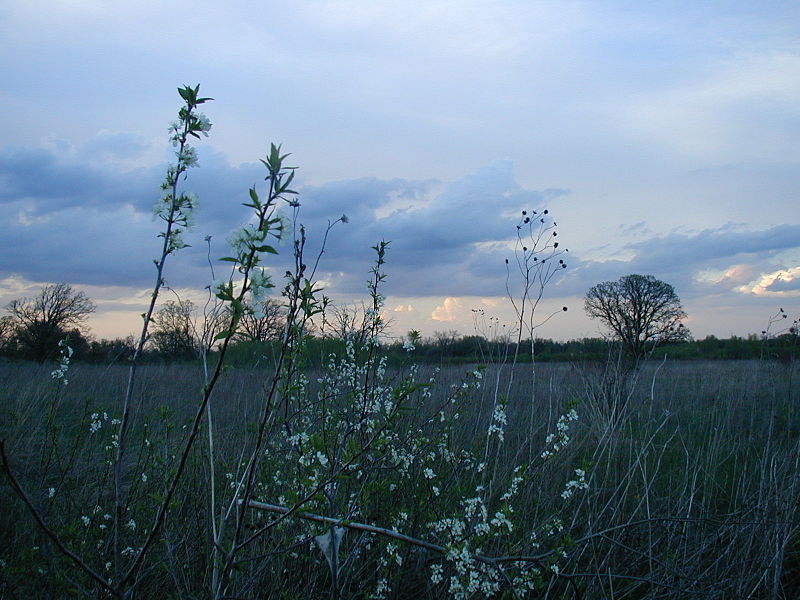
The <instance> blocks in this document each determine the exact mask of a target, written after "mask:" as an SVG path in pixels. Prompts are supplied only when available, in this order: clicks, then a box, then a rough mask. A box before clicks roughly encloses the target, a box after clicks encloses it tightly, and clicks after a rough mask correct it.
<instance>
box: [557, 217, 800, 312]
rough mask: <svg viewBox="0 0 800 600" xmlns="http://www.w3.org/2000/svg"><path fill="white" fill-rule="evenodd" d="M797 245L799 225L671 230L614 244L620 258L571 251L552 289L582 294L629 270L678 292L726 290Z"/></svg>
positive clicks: (771, 266) (777, 265)
mask: <svg viewBox="0 0 800 600" xmlns="http://www.w3.org/2000/svg"><path fill="white" fill-rule="evenodd" d="M796 249H800V225H777V226H774V227H770V228H767V229H761V230H751V229H747V228H744V227H743V226H739V225H723V226H721V227H717V228H709V229H704V230H701V231H695V232H689V233H685V232H672V233H669V234H666V235H660V236H654V237H651V238H649V239H646V240H642V241H638V242H633V243H629V244H625V245H623V246H622V247H620V248H619V253H620V254H622V256H623V257H624V258H612V259H608V260H592V259H590V258H586V257H582V256H580V255H576V254H572V255H571V258H570V268H569V269H567V273H565V276H564V277H563V278H562V280H561V281H559V282H557V283H556V284H555V286H554V290H555V291H557V293H559V294H562V295H565V296H567V295H583V294H584V293H585V292H586V290H588V289H589V287H591V286H592V285H594V284H595V283H598V282H600V281H608V280H616V279H618V278H620V277H622V276H623V275H628V274H630V273H641V274H649V275H653V276H654V277H656V278H658V279H661V280H663V281H666V282H668V283H671V284H672V285H673V286H675V288H676V290H677V291H678V293H679V295H681V296H682V297H683V296H686V297H694V296H699V295H702V294H704V293H708V292H710V291H712V290H711V289H710V288H717V289H718V291H721V290H723V289H724V290H727V291H730V290H732V289H733V288H734V287H736V285H742V284H743V283H746V282H748V281H752V280H753V279H754V278H755V277H756V276H757V275H758V274H760V273H770V272H773V271H776V270H778V269H783V268H785V265H784V264H782V263H783V262H784V261H785V259H784V258H782V257H783V255H784V254H785V252H786V251H795V250H796Z"/></svg>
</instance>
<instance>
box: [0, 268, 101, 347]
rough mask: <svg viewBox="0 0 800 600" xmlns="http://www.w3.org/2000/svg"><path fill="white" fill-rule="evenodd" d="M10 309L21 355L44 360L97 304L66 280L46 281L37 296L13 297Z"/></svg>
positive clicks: (83, 322)
mask: <svg viewBox="0 0 800 600" xmlns="http://www.w3.org/2000/svg"><path fill="white" fill-rule="evenodd" d="M6 309H7V310H8V312H9V313H10V316H11V319H12V323H13V329H14V339H15V341H16V344H17V349H18V351H19V353H20V356H22V357H24V358H30V359H32V360H37V361H39V362H44V361H45V360H47V359H48V358H52V357H54V356H55V354H56V352H57V351H58V342H59V341H60V340H61V339H62V338H63V337H64V336H65V335H66V333H67V331H68V329H69V328H73V329H75V328H78V327H79V326H81V325H84V324H85V323H86V320H87V318H88V317H89V315H90V314H92V313H93V312H94V310H95V304H94V302H92V301H91V300H90V299H89V298H88V297H87V296H86V294H84V293H83V292H79V291H76V290H74V289H73V288H72V286H71V285H68V284H66V283H53V284H48V285H45V286H44V287H43V288H42V291H41V292H40V293H39V295H38V296H35V297H34V298H20V299H17V300H12V301H11V303H9V305H8V306H7V307H6Z"/></svg>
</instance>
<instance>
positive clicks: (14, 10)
mask: <svg viewBox="0 0 800 600" xmlns="http://www.w3.org/2000/svg"><path fill="white" fill-rule="evenodd" d="M0 50H1V51H0V73H2V80H3V85H2V86H0V107H1V108H0V131H2V134H1V135H0V211H1V212H0V214H1V217H0V219H2V223H3V230H4V235H3V236H0V257H2V258H0V306H6V305H7V304H8V302H10V301H11V300H13V299H15V298H20V297H30V296H33V295H35V294H36V293H37V292H38V290H39V289H40V288H41V286H42V285H43V284H45V283H48V282H62V281H63V282H67V283H69V284H71V285H73V286H74V287H75V289H78V290H81V291H83V292H85V293H86V294H87V295H88V296H89V297H91V298H92V299H93V300H94V301H95V302H96V303H97V311H96V313H95V314H94V315H93V317H92V319H91V322H90V326H91V332H92V334H93V335H94V336H96V337H98V338H99V337H116V336H122V335H126V334H129V333H133V332H134V331H136V330H138V328H139V327H140V318H139V317H138V315H139V314H140V313H141V312H142V311H143V309H144V307H145V305H146V302H147V299H148V297H149V294H150V290H151V289H152V286H153V283H154V279H155V270H154V267H153V262H152V261H153V259H154V258H157V255H158V252H159V250H160V247H159V241H160V240H159V239H158V238H157V237H156V236H157V234H158V231H159V222H158V221H156V220H154V218H153V215H152V206H153V204H154V203H155V201H156V200H157V199H158V197H159V185H160V183H161V181H162V179H163V177H164V173H165V171H166V168H167V166H168V165H169V164H170V162H171V161H173V160H174V154H173V148H172V147H171V146H170V144H169V140H168V135H169V134H168V132H167V128H168V125H169V123H170V122H171V121H173V120H174V119H175V118H176V113H177V110H178V108H179V107H180V104H181V100H180V98H179V96H178V94H177V91H176V90H177V87H179V86H183V85H197V84H199V85H200V91H201V95H204V96H210V97H212V98H214V101H213V102H209V103H207V104H205V105H203V107H202V108H203V112H204V113H205V114H206V115H207V116H208V117H209V119H210V120H211V122H212V123H213V127H212V129H211V132H210V136H209V137H208V138H207V139H202V140H201V141H199V142H198V143H197V144H196V146H197V151H198V154H199V167H198V168H196V169H192V170H191V171H190V172H189V176H188V178H187V180H186V182H185V183H184V184H183V185H185V188H184V189H186V190H189V191H192V192H194V193H196V194H197V196H198V197H199V199H200V209H199V211H198V213H197V216H196V225H195V226H194V228H193V229H192V230H191V231H190V232H189V233H188V234H187V235H186V241H187V242H188V243H190V244H191V247H190V248H187V249H185V250H182V251H181V252H180V253H178V254H176V255H174V256H171V257H170V258H169V260H168V263H167V267H166V281H167V284H168V285H169V287H170V290H169V291H167V292H165V294H164V299H165V300H166V299H175V298H176V297H180V298H188V299H192V300H193V301H195V303H196V304H198V305H202V303H203V301H204V298H205V295H204V294H205V293H206V292H205V291H204V288H205V286H207V285H208V284H209V283H210V282H211V281H212V279H213V277H212V273H211V268H210V266H209V260H208V259H209V257H210V258H211V259H212V261H211V263H212V265H213V266H214V269H215V275H216V277H217V278H219V277H220V276H221V275H222V274H224V271H223V269H224V267H223V264H222V263H219V262H217V261H216V260H215V259H217V258H219V257H221V256H225V255H226V248H227V246H226V238H227V237H228V236H229V235H230V233H231V232H232V231H233V230H235V229H236V228H238V227H240V226H241V225H242V224H243V223H245V222H246V221H247V219H248V218H249V213H248V209H246V208H244V207H243V206H242V205H241V204H242V202H246V201H247V190H248V188H249V187H251V186H253V185H259V184H261V185H263V179H264V175H265V171H264V167H263V165H261V163H260V162H259V159H260V158H263V157H265V156H266V154H267V152H268V150H269V146H270V143H272V142H274V143H276V144H281V145H282V149H283V150H284V151H285V152H289V153H291V157H290V159H289V161H290V162H291V164H292V166H296V167H297V169H298V170H297V176H296V186H295V189H296V190H297V191H298V192H299V200H300V203H301V208H300V212H299V217H298V218H299V220H300V221H301V222H302V223H303V224H304V225H305V227H306V229H307V231H308V233H309V238H310V240H311V241H310V242H309V253H310V254H314V253H315V252H318V251H319V249H320V243H321V240H322V238H323V234H324V232H325V229H326V226H327V223H328V222H332V221H335V220H336V219H337V218H338V217H339V216H341V215H342V214H346V215H347V216H348V223H346V224H342V223H339V224H337V225H336V226H335V227H334V228H333V229H332V230H331V232H330V234H329V236H328V238H327V244H326V246H325V251H324V253H323V254H322V257H321V260H320V266H319V270H318V273H317V274H318V277H319V280H320V284H321V285H323V286H324V287H325V293H326V294H327V295H329V296H330V297H331V298H332V299H333V300H334V301H335V302H337V303H339V304H341V305H343V306H346V305H353V304H358V303H359V302H360V301H361V300H362V299H364V298H365V295H366V281H367V279H368V276H369V270H370V268H371V263H372V261H373V259H374V251H372V250H371V247H372V246H374V245H375V244H376V243H377V242H379V241H380V240H387V241H389V242H390V246H389V251H388V255H387V263H386V274H387V279H386V282H385V287H384V288H383V291H384V293H385V294H386V304H385V312H386V316H387V318H389V319H390V320H391V323H392V331H393V332H394V333H395V334H396V335H398V336H400V335H403V334H404V333H405V332H406V331H408V330H410V329H417V330H419V331H421V332H422V333H423V334H424V335H432V334H433V333H434V332H437V331H452V330H457V331H459V332H460V333H462V334H466V335H469V334H473V333H481V334H491V332H492V331H494V330H495V329H496V328H497V327H504V326H505V327H507V328H508V329H507V330H511V329H513V328H514V323H515V322H516V315H515V311H514V304H515V303H516V304H517V306H519V294H520V293H521V290H522V287H521V286H522V285H523V279H522V276H521V274H520V272H519V271H518V270H515V268H514V266H515V265H516V264H517V262H516V259H515V240H516V236H517V233H518V231H519V230H517V227H516V226H517V224H518V223H519V220H520V217H521V211H523V210H526V211H528V214H529V215H532V214H533V211H537V215H541V214H542V211H543V210H545V209H547V210H548V221H547V225H548V226H549V225H550V224H551V223H552V222H553V221H554V222H556V223H557V226H555V227H554V229H548V230H547V232H546V233H545V236H546V238H547V240H550V241H552V239H551V238H549V237H547V236H551V234H552V231H557V234H558V240H559V243H560V248H561V249H562V250H564V249H568V252H567V253H565V254H564V255H562V257H561V258H562V259H564V260H565V263H566V264H567V268H566V269H561V270H559V272H557V273H555V274H554V276H553V278H552V279H550V280H549V281H548V283H547V285H546V286H545V289H544V290H543V296H542V301H541V303H540V305H539V306H537V312H536V313H535V314H534V315H533V317H532V320H531V321H529V322H530V323H533V324H534V325H536V326H537V328H536V335H538V336H541V337H550V338H555V339H574V338H580V337H593V336H598V335H601V334H602V333H603V328H602V325H601V324H600V323H598V322H595V321H591V320H589V319H588V318H587V317H586V315H585V314H584V311H583V296H584V294H585V293H586V291H587V290H588V289H589V288H590V287H591V286H593V285H595V284H597V283H599V282H602V281H612V280H617V279H619V278H620V277H622V276H624V275H627V274H631V273H638V274H649V275H653V276H654V277H656V278H658V279H660V280H663V281H665V282H667V283H670V284H671V285H673V286H674V288H675V291H676V293H677V294H678V296H679V297H680V299H681V301H682V303H683V306H684V308H685V310H686V312H687V314H688V320H687V322H686V325H687V326H688V327H689V329H690V330H691V332H692V333H693V334H694V335H695V337H697V338H702V337H705V336H706V335H716V336H718V337H728V336H730V335H747V334H748V333H754V332H760V331H762V330H763V329H764V328H765V327H766V325H767V323H768V322H769V320H770V317H771V316H772V315H774V314H775V313H777V311H778V309H779V308H781V307H782V308H784V309H785V310H786V312H787V313H788V314H789V315H790V316H791V317H792V318H795V317H797V316H798V313H800V210H798V206H799V205H800V202H799V195H798V190H800V4H799V3H797V2H795V1H793V0H786V1H778V0H761V1H759V2H752V1H741V2H740V1H737V0H727V1H725V2H717V1H709V2H696V1H677V0H664V1H661V2H633V1H622V0H619V1H613V0H609V1H600V0H596V1H591V2H590V1H571V0H553V1H535V0H525V1H513V0H508V1H496V2H491V1H486V0H484V1H481V2H473V1H472V0H459V1H438V0H425V1H416V0H406V1H404V2H384V1H381V0H370V1H366V0H362V1H302V0H299V1H297V2H291V3H285V2H282V3H278V2H272V1H266V0H262V1H256V0H251V1H247V0H231V1H229V2H217V1H207V0H196V1H193V2H191V3H190V2H184V1H180V0H175V1H170V0H159V1H158V2H154V1H149V0H141V1H139V2H135V3H119V2H108V1H106V2H100V1H90V0H84V1H75V0H61V1H49V0H33V1H31V0H5V1H4V2H3V3H2V4H1V5H0ZM287 214H289V213H287ZM534 222H535V221H534ZM521 231H522V232H523V233H525V229H524V228H523V230H521ZM207 236H211V241H210V247H209V245H208V244H207V242H206V241H205V239H206V237H207ZM279 250H280V252H281V255H280V256H279V257H276V258H274V259H272V260H274V262H273V263H269V262H268V263H266V264H268V265H269V267H270V270H271V272H273V274H274V277H275V279H276V281H279V280H280V278H281V273H283V272H284V270H285V268H284V267H285V262H283V261H285V260H287V259H288V255H289V254H290V252H291V246H290V244H289V243H284V244H283V245H282V246H280V247H279ZM506 259H509V261H510V262H509V264H510V268H507V267H506V263H505V260H506ZM533 291H534V292H535V293H537V294H538V292H539V290H538V289H535V290H533ZM512 299H515V300H516V302H515V303H514V302H512V301H511V300H512ZM563 306H566V307H567V308H568V309H569V310H568V311H567V312H563V311H562V310H561V309H562V307H563ZM556 313H557V314H556ZM551 315H554V316H553V317H552V318H550V316H551ZM529 316H530V315H527V314H526V316H525V318H526V319H528V317H529ZM493 328H494V329H493Z"/></svg>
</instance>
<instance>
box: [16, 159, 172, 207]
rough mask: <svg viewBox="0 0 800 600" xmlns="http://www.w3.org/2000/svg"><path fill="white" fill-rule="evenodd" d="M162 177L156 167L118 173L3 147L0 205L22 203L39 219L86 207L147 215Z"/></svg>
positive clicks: (101, 167) (73, 161)
mask: <svg viewBox="0 0 800 600" xmlns="http://www.w3.org/2000/svg"><path fill="white" fill-rule="evenodd" d="M162 176H163V170H162V169H155V168H141V169H134V170H131V171H128V172H125V173H120V172H119V171H118V170H116V169H112V168H109V167H107V166H96V165H94V164H92V163H89V162H87V161H85V160H81V159H79V158H75V157H72V156H70V155H68V154H67V153H66V152H65V153H64V154H63V155H62V154H61V153H59V152H58V151H57V150H56V151H52V150H45V149H40V148H35V149H32V148H5V149H3V150H0V204H7V203H18V202H20V201H24V202H25V204H26V208H27V209H28V210H29V211H30V212H31V213H32V214H35V215H38V216H45V215H48V214H51V213H55V212H58V211H60V210H63V209H66V208H71V207H88V206H94V207H98V208H103V209H112V210H113V209H114V208H115V207H118V206H121V205H125V204H130V205H132V206H135V207H136V208H137V209H139V210H148V209H149V206H150V205H151V204H152V202H153V198H155V197H157V195H156V190H158V185H159V183H160V180H161V177H162Z"/></svg>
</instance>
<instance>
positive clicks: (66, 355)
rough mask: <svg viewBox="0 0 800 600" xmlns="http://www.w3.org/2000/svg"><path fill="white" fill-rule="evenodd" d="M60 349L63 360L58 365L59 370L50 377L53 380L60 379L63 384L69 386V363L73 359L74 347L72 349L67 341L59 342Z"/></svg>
mask: <svg viewBox="0 0 800 600" xmlns="http://www.w3.org/2000/svg"><path fill="white" fill-rule="evenodd" d="M58 347H59V348H61V350H60V353H61V360H60V362H59V364H58V368H57V369H56V370H55V371H53V372H52V373H50V376H51V377H52V378H53V379H60V380H61V383H63V384H64V385H67V384H69V380H68V379H67V371H68V370H69V361H70V359H71V358H72V354H73V350H72V347H70V346H69V344H68V343H67V340H66V339H63V340H61V341H60V342H58Z"/></svg>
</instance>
